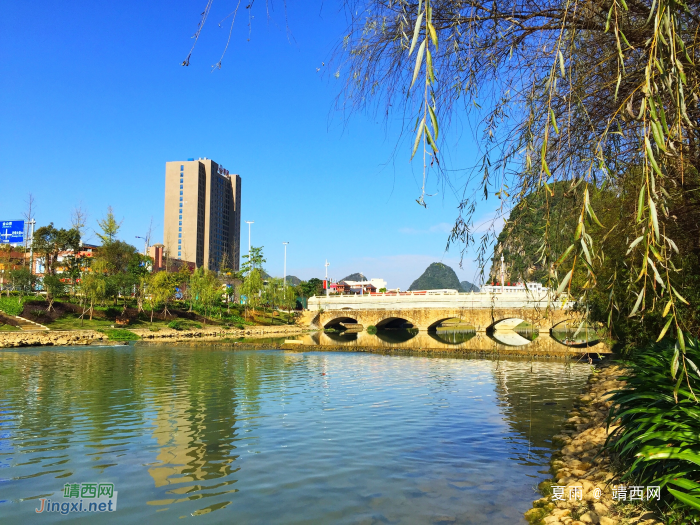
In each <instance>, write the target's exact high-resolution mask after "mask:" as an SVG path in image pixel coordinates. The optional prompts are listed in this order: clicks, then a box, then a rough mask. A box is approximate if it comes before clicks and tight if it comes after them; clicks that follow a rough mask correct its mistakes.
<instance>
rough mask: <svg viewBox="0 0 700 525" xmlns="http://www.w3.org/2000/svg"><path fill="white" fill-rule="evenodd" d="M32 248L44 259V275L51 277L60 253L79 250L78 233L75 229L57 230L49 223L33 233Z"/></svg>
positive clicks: (54, 271)
mask: <svg viewBox="0 0 700 525" xmlns="http://www.w3.org/2000/svg"><path fill="white" fill-rule="evenodd" d="M32 248H33V249H34V251H35V252H36V253H37V254H39V255H41V256H43V258H44V268H45V270H44V273H47V274H50V275H53V274H55V273H56V263H57V262H58V256H59V254H60V253H61V252H63V251H68V250H71V251H72V252H73V253H75V252H77V251H78V250H80V232H78V230H76V229H70V230H66V229H63V228H61V229H57V228H54V225H53V223H49V225H48V226H42V227H41V228H37V230H36V231H35V232H34V240H33V242H32Z"/></svg>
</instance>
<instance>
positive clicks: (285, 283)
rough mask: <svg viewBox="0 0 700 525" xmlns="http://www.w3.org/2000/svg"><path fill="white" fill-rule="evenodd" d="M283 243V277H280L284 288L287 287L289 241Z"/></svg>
mask: <svg viewBox="0 0 700 525" xmlns="http://www.w3.org/2000/svg"><path fill="white" fill-rule="evenodd" d="M282 244H284V277H283V278H282V279H283V281H282V289H283V290H286V289H287V245H288V244H289V242H283V243H282Z"/></svg>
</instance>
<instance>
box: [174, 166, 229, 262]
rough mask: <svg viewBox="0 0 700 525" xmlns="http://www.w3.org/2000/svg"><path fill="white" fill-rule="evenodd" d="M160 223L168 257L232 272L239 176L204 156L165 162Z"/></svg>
mask: <svg viewBox="0 0 700 525" xmlns="http://www.w3.org/2000/svg"><path fill="white" fill-rule="evenodd" d="M163 225H164V227H163V244H164V245H165V251H166V256H167V257H170V258H171V259H181V260H183V261H189V262H193V263H195V264H196V265H197V267H200V266H204V267H206V268H209V269H210V270H219V269H221V268H222V266H224V265H225V266H226V267H228V268H232V269H234V270H236V271H237V270H238V269H239V263H240V257H241V178H240V177H239V176H238V175H233V174H229V172H228V170H226V169H224V168H223V167H222V166H220V165H219V164H217V163H216V162H214V161H213V160H211V159H207V158H200V159H188V160H187V161H175V162H166V163H165V219H164V222H163Z"/></svg>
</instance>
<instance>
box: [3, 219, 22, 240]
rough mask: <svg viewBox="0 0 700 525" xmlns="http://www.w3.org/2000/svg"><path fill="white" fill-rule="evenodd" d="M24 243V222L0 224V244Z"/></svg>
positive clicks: (4, 222)
mask: <svg viewBox="0 0 700 525" xmlns="http://www.w3.org/2000/svg"><path fill="white" fill-rule="evenodd" d="M23 242H24V221H2V222H0V244H15V243H17V244H19V243H23Z"/></svg>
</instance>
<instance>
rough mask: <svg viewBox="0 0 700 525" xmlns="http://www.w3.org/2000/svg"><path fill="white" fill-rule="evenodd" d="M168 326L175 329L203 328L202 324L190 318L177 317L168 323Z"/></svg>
mask: <svg viewBox="0 0 700 525" xmlns="http://www.w3.org/2000/svg"><path fill="white" fill-rule="evenodd" d="M168 328H172V329H173V330H192V329H193V328H197V329H199V328H202V325H201V324H200V323H197V322H195V321H190V320H189V319H176V320H175V321H170V322H169V323H168Z"/></svg>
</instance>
